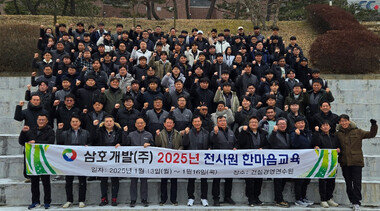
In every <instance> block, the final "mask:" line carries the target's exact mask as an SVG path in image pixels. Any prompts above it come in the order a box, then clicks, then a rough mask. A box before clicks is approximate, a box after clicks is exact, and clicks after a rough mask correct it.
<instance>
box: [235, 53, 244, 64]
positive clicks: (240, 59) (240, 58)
mask: <svg viewBox="0 0 380 211" xmlns="http://www.w3.org/2000/svg"><path fill="white" fill-rule="evenodd" d="M242 60H243V58H242V57H241V56H240V55H238V56H236V57H235V61H236V62H237V63H240V62H241V61H242Z"/></svg>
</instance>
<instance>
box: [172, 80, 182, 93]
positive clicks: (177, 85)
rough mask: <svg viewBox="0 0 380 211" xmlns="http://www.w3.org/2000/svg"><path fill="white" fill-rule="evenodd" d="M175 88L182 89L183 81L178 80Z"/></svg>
mask: <svg viewBox="0 0 380 211" xmlns="http://www.w3.org/2000/svg"><path fill="white" fill-rule="evenodd" d="M174 88H175V90H177V91H181V90H182V88H183V84H182V83H181V82H177V83H175V84H174Z"/></svg>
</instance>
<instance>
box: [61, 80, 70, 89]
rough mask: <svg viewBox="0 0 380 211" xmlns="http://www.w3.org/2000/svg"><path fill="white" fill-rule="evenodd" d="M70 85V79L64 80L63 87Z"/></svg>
mask: <svg viewBox="0 0 380 211" xmlns="http://www.w3.org/2000/svg"><path fill="white" fill-rule="evenodd" d="M70 85H71V83H70V81H67V80H64V81H62V87H63V88H64V89H67V88H69V87H70Z"/></svg>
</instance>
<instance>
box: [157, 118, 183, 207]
mask: <svg viewBox="0 0 380 211" xmlns="http://www.w3.org/2000/svg"><path fill="white" fill-rule="evenodd" d="M174 126H175V123H174V118H173V117H171V116H168V117H166V118H165V120H164V129H162V130H161V131H160V130H157V131H156V137H155V146H156V147H163V148H168V149H175V150H182V149H183V146H182V135H181V134H180V133H179V132H178V130H176V129H174ZM167 186H168V178H161V201H160V206H163V205H164V204H165V203H166V200H168V189H167V188H168V187H167ZM170 201H171V202H172V204H173V205H174V206H177V205H178V202H177V179H176V178H170Z"/></svg>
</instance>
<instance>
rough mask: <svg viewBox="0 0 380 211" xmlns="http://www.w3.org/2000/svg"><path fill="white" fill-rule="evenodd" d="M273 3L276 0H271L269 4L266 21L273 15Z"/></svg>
mask: <svg viewBox="0 0 380 211" xmlns="http://www.w3.org/2000/svg"><path fill="white" fill-rule="evenodd" d="M273 4H274V0H269V1H268V4H267V14H266V21H269V20H270V16H271V15H272V10H273Z"/></svg>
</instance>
